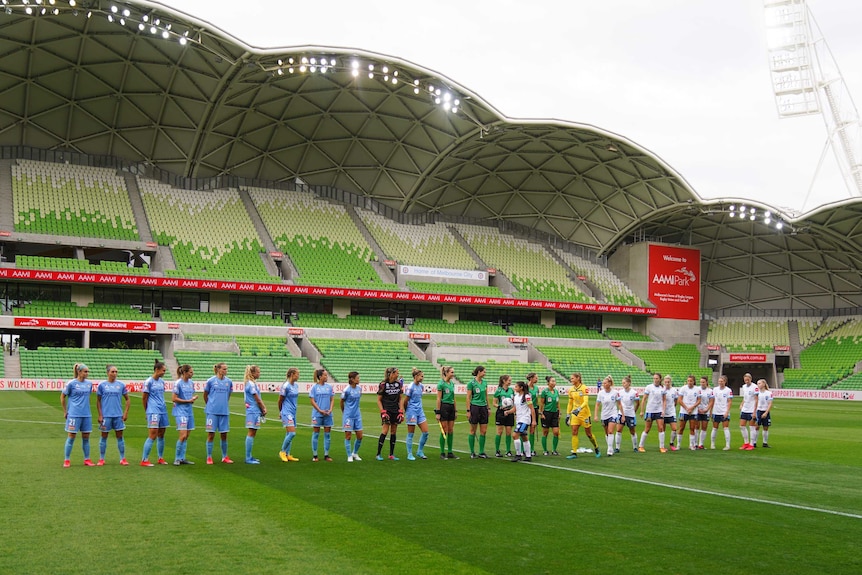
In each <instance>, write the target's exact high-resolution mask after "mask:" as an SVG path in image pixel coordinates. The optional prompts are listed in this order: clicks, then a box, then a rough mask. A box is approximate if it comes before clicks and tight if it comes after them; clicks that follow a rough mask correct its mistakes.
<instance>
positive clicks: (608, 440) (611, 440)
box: [605, 435, 614, 451]
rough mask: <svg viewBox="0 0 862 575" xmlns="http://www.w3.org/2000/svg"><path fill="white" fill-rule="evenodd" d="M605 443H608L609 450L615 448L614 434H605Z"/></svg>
mask: <svg viewBox="0 0 862 575" xmlns="http://www.w3.org/2000/svg"><path fill="white" fill-rule="evenodd" d="M605 443H607V444H608V451H613V450H614V436H613V435H605Z"/></svg>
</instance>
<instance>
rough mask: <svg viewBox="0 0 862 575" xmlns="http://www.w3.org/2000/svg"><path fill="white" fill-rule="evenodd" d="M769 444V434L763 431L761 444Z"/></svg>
mask: <svg viewBox="0 0 862 575" xmlns="http://www.w3.org/2000/svg"><path fill="white" fill-rule="evenodd" d="M767 443H769V432H768V431H766V430H765V429H764V430H763V444H764V445H766V444H767Z"/></svg>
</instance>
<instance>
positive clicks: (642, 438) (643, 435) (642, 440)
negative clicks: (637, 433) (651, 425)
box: [638, 431, 647, 447]
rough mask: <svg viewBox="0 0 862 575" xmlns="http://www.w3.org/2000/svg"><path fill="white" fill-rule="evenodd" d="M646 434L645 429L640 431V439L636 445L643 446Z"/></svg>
mask: <svg viewBox="0 0 862 575" xmlns="http://www.w3.org/2000/svg"><path fill="white" fill-rule="evenodd" d="M646 436H647V432H646V431H642V432H641V441H640V443H638V447H643V446H644V444H645V443H646Z"/></svg>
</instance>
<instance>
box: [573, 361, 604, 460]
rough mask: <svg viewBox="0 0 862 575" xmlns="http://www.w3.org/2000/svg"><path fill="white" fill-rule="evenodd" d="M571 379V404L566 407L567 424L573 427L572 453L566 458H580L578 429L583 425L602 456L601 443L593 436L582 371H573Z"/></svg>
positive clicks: (599, 455)
mask: <svg viewBox="0 0 862 575" xmlns="http://www.w3.org/2000/svg"><path fill="white" fill-rule="evenodd" d="M569 381H571V382H572V387H570V388H569V406H568V407H567V408H566V412H567V413H566V424H567V425H569V426H571V428H572V453H571V455H569V456H568V457H567V458H566V459H577V458H578V444H579V440H578V430H579V429H580V428H581V427H583V428H584V431H586V432H587V439H589V440H590V443H592V444H593V450H594V451H595V452H596V457H601V456H602V452H601V451H599V445H598V443H596V438H595V437H593V430H592V426H593V422H592V420H591V419H590V400H589V397H588V393H587V386H586V385H584V382H583V381H581V374H580V373H573V374H572V377H571V378H570V379H569Z"/></svg>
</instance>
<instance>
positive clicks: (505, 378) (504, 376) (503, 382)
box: [499, 373, 512, 387]
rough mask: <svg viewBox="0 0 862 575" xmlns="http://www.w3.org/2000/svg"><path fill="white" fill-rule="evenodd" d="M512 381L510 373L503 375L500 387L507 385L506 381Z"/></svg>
mask: <svg viewBox="0 0 862 575" xmlns="http://www.w3.org/2000/svg"><path fill="white" fill-rule="evenodd" d="M511 379H512V376H511V375H509V374H508V373H504V374H503V375H501V376H500V381H499V386H500V387H503V384H505V383H506V381H511Z"/></svg>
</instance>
